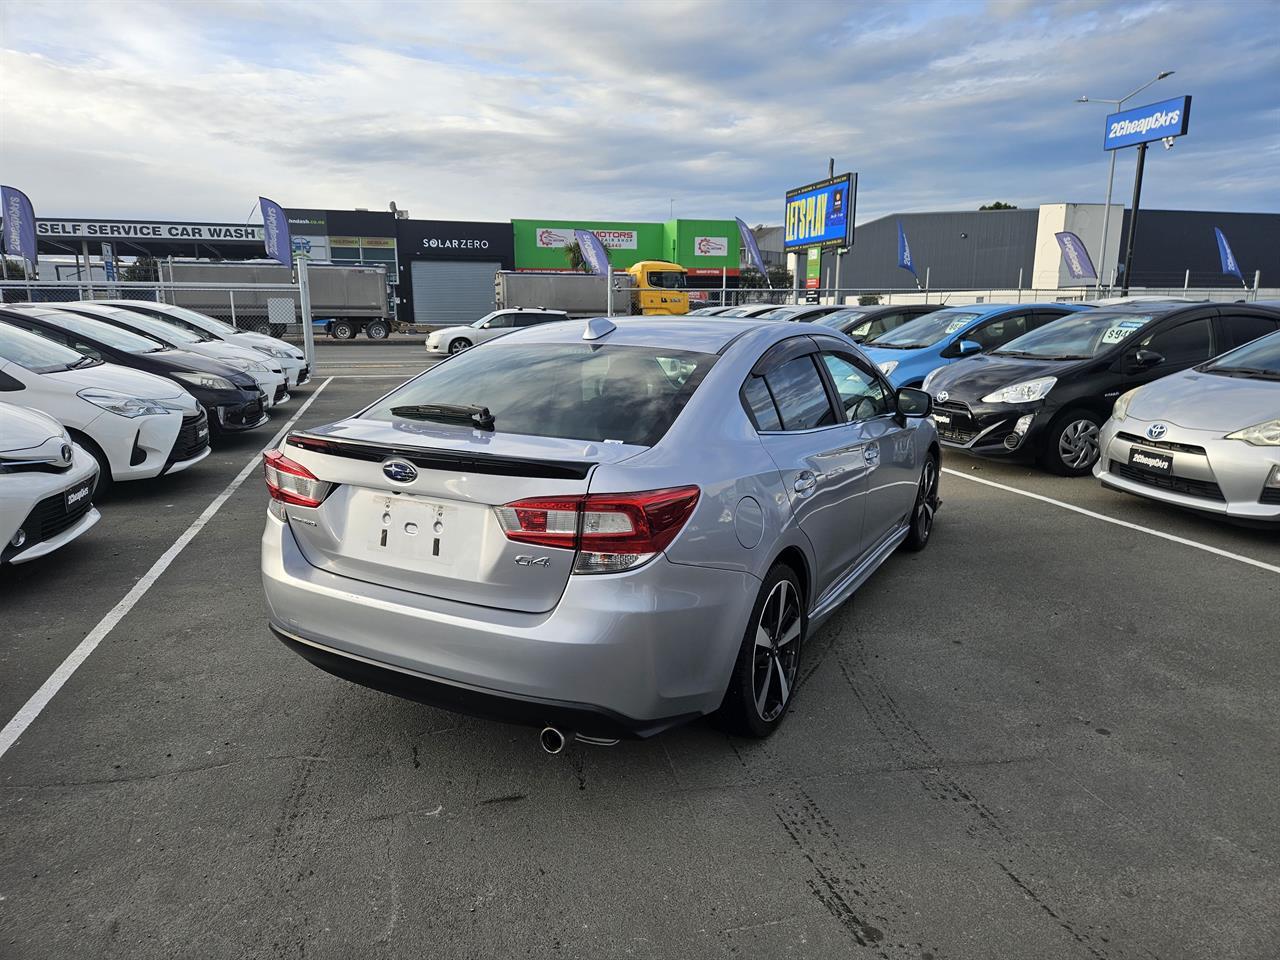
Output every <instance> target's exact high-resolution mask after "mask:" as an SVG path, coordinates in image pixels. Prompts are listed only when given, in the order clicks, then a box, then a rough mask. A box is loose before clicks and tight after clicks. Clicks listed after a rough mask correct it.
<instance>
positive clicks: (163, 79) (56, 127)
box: [0, 0, 1280, 223]
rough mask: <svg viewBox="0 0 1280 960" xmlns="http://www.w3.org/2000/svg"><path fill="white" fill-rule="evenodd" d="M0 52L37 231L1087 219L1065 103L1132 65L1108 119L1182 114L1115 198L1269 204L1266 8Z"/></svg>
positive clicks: (1033, 9) (444, 13)
mask: <svg viewBox="0 0 1280 960" xmlns="http://www.w3.org/2000/svg"><path fill="white" fill-rule="evenodd" d="M0 57H2V59H0V179H2V180H3V182H5V183H9V184H12V185H14V186H18V187H21V188H23V189H25V190H26V191H27V193H28V194H29V195H30V196H31V198H32V200H33V201H34V204H35V207H36V212H37V215H40V216H73V215H74V216H93V217H151V218H165V219H219V220H230V221H244V219H245V218H246V217H247V216H248V214H249V211H250V209H251V208H252V206H253V203H254V200H255V199H256V197H257V196H258V194H259V193H262V194H265V195H267V196H271V197H273V198H275V199H277V200H279V201H280V202H281V203H284V204H285V205H287V206H312V207H336V208H344V207H346V208H350V207H368V208H370V209H385V208H386V204H387V201H389V200H395V201H396V202H398V203H399V205H400V206H401V207H407V208H408V209H409V210H410V211H411V213H412V215H413V216H415V217H438V218H450V219H451V218H458V219H495V220H506V219H509V218H511V217H525V216H529V217H538V216H542V217H546V216H563V217H578V218H591V217H595V218H601V219H604V218H616V219H655V220H657V219H665V218H666V217H667V214H668V210H669V209H674V211H675V213H676V215H677V216H689V217H693V216H714V217H729V216H741V217H743V218H744V219H747V220H749V221H750V222H752V223H756V222H761V221H763V222H774V223H776V222H780V219H781V208H782V195H783V192H784V191H785V189H786V188H787V187H790V186H795V185H798V184H801V183H805V182H808V181H810V180H816V179H820V178H821V177H822V176H825V174H826V169H827V158H828V157H829V156H834V157H835V158H836V166H837V168H838V170H840V171H843V170H846V169H851V170H856V171H858V172H859V174H860V176H861V180H860V185H859V196H858V217H857V219H858V221H859V222H862V221H865V220H868V219H871V218H873V217H875V216H879V215H882V214H885V213H890V212H893V211H910V210H938V209H966V208H973V207H976V206H977V205H978V204H980V203H982V202H986V201H991V200H997V199H999V200H1005V201H1008V202H1012V203H1016V204H1018V205H1019V206H1034V205H1035V204H1037V203H1041V202H1052V201H1062V200H1067V201H1085V202H1087V201H1093V202H1101V200H1102V196H1103V192H1104V190H1105V187H1106V172H1107V158H1106V156H1105V155H1104V153H1103V151H1102V149H1101V139H1102V130H1103V118H1104V116H1105V114H1106V113H1107V112H1108V110H1109V108H1107V107H1105V106H1103V105H1101V104H1090V105H1082V104H1078V103H1075V102H1074V101H1075V99H1076V98H1077V97H1079V96H1080V95H1082V94H1087V95H1090V96H1093V97H1112V98H1115V97H1120V96H1123V95H1124V94H1126V93H1128V92H1129V91H1130V90H1132V89H1133V88H1134V87H1136V86H1138V85H1139V84H1141V83H1143V82H1144V81H1145V80H1147V79H1149V78H1151V77H1153V76H1155V74H1156V73H1157V72H1158V71H1160V70H1176V71H1177V72H1176V74H1175V75H1174V76H1173V77H1171V78H1169V79H1167V80H1164V81H1161V82H1160V83H1158V84H1157V85H1156V86H1155V87H1154V88H1152V89H1151V90H1150V91H1148V92H1147V93H1145V94H1143V95H1142V96H1141V97H1140V98H1139V99H1138V100H1136V101H1134V104H1141V103H1144V102H1149V101H1152V100H1159V99H1165V98H1168V97H1174V96H1179V95H1182V94H1184V93H1190V94H1192V95H1193V96H1194V98H1195V100H1194V105H1193V108H1192V118H1191V132H1190V135H1189V136H1187V137H1185V138H1183V140H1182V141H1180V142H1179V143H1178V144H1177V146H1175V147H1174V149H1173V150H1172V151H1170V152H1168V153H1166V152H1165V151H1164V150H1159V149H1158V150H1156V151H1154V152H1153V153H1152V154H1151V157H1150V161H1149V163H1148V168H1147V170H1148V172H1147V176H1146V180H1145V185H1144V195H1143V202H1144V206H1151V207H1166V208H1189V209H1203V210H1266V211H1276V210H1280V0H1229V2H1213V0H1202V2H1190V3H1182V2H1150V3H1143V2H1137V3H1123V2H1098V3H1094V2H1087V0H1078V2H1070V3H1050V2H1044V3H1033V2H990V3H981V2H964V0H956V2H947V3H936V4H935V3H923V2H921V3H908V2H896V3H834V2H818V0H810V2H806V3H777V4H775V3H765V2H759V3H753V2H742V0H739V2H715V0H704V2H693V0H679V2H676V0H647V2H643V3H637V4H625V3H606V2H595V3H577V4H568V3H565V4H561V3H542V2H530V0H523V2H517V3H501V2H482V0H473V2H468V3H448V2H444V0H437V2H433V3H429V4H421V5H419V4H414V3H408V2H403V3H379V2H374V0H365V2H351V3H345V2H339V0H311V2H305V3H296V4H295V3H284V2H270V0H267V2H263V0H255V2H252V3H245V4H240V3H211V2H201V3H197V2H185V3H167V4H139V3H130V4H125V3H112V2H101V0H99V2H93V3H83V4H81V3H77V2H70V0H64V2H60V3H48V4H41V3H33V2H30V0H28V2H23V3H12V2H10V3H0ZM1133 155H1134V151H1132V150H1129V151H1125V153H1124V154H1123V155H1122V157H1121V160H1120V163H1119V166H1118V170H1117V177H1116V184H1117V186H1116V190H1117V195H1118V196H1122V197H1126V198H1127V196H1128V193H1129V190H1130V184H1131V182H1132V167H1133ZM255 220H256V215H255Z"/></svg>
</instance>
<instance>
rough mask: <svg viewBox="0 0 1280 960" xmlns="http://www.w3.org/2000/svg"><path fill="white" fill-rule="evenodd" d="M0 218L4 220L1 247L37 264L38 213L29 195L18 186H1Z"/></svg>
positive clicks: (0, 240)
mask: <svg viewBox="0 0 1280 960" xmlns="http://www.w3.org/2000/svg"><path fill="white" fill-rule="evenodd" d="M0 220H3V221H4V233H3V235H2V236H0V247H2V248H3V249H4V252H5V253H8V254H11V255H12V256H15V257H21V258H22V259H23V260H26V261H27V262H28V263H30V264H31V265H32V266H35V262H36V215H35V211H34V210H32V209H31V201H30V200H29V199H27V195H26V194H25V193H23V192H22V191H21V190H19V189H18V188H17V187H3V186H0Z"/></svg>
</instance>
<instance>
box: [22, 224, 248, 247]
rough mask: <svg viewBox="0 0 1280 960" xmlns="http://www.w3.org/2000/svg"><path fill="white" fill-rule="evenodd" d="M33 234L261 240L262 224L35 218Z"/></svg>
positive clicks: (80, 237)
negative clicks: (259, 225)
mask: <svg viewBox="0 0 1280 960" xmlns="http://www.w3.org/2000/svg"><path fill="white" fill-rule="evenodd" d="M36 236H38V237H41V238H47V239H50V240H211V241H213V240H221V241H226V240H238V241H246V242H247V241H253V242H257V243H262V227H258V226H254V225H252V224H245V225H239V224H232V223H163V222H155V221H132V220H130V221H125V220H37V221H36Z"/></svg>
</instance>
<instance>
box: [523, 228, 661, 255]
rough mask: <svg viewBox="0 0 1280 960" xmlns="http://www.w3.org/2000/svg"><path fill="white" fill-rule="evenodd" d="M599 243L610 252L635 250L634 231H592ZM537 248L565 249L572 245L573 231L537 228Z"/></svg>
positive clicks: (568, 229) (569, 229) (570, 229)
mask: <svg viewBox="0 0 1280 960" xmlns="http://www.w3.org/2000/svg"><path fill="white" fill-rule="evenodd" d="M591 232H592V233H594V234H595V235H596V236H597V237H599V238H600V242H601V243H603V244H604V245H605V246H606V247H608V248H609V249H610V250H634V249H636V231H634V230H592V231H591ZM534 237H535V238H536V241H537V244H538V246H539V247H543V248H555V247H567V246H569V244H571V243H573V229H572V228H570V227H537V228H536V229H535V230H534Z"/></svg>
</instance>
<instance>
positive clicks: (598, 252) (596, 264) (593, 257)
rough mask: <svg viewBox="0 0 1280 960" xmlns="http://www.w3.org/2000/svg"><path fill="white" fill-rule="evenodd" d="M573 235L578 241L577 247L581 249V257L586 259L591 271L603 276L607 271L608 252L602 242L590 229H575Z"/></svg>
mask: <svg viewBox="0 0 1280 960" xmlns="http://www.w3.org/2000/svg"><path fill="white" fill-rule="evenodd" d="M573 237H574V239H575V240H577V241H578V249H579V250H581V251H582V259H583V260H585V261H586V264H587V266H588V267H590V268H591V272H592V273H594V274H595V275H596V276H598V277H603V276H604V275H605V274H606V273H608V272H609V252H608V251H607V250H605V248H604V244H603V243H601V242H600V238H599V237H597V236H596V235H595V234H594V233H592V232H591V231H590V230H575V231H573Z"/></svg>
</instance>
